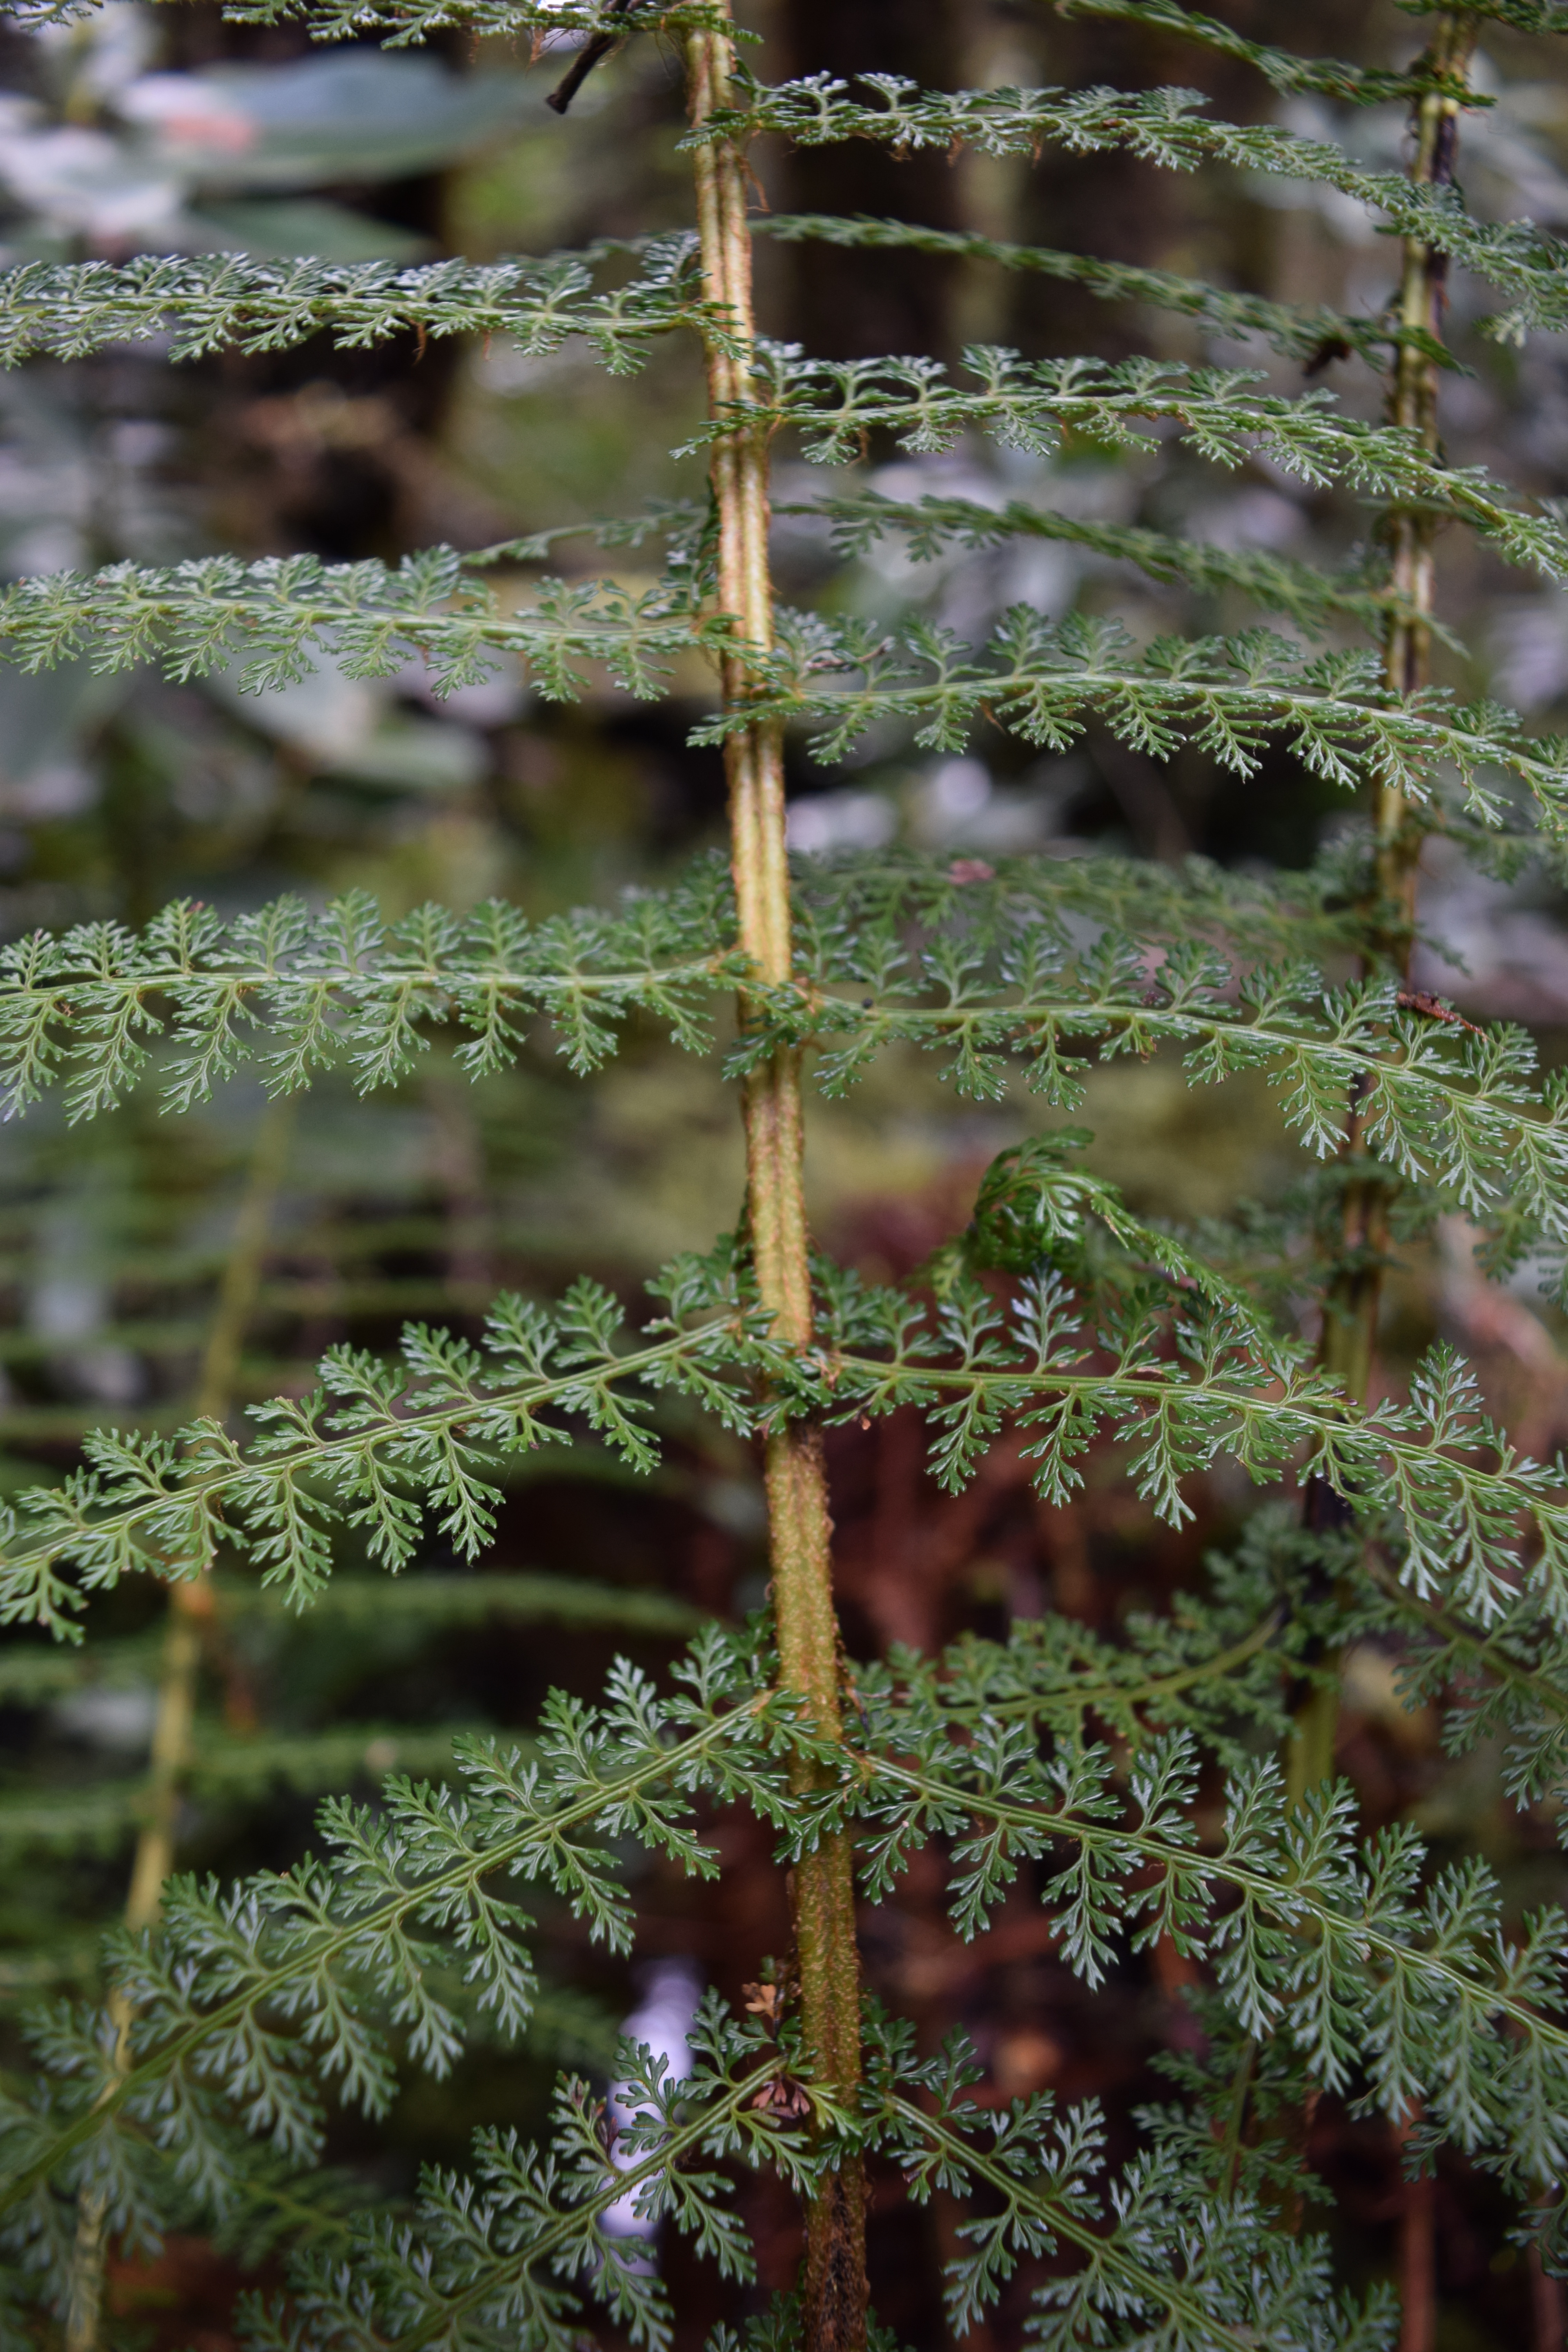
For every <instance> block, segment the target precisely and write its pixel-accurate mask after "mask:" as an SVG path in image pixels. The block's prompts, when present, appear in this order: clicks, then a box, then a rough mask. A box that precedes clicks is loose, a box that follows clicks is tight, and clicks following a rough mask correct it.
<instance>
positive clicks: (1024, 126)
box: [687, 73, 1568, 337]
mask: <svg viewBox="0 0 1568 2352" xmlns="http://www.w3.org/2000/svg"><path fill="white" fill-rule="evenodd" d="M859 86H860V87H861V88H862V89H865V90H867V91H868V93H870V96H869V99H868V100H860V99H855V98H851V97H850V96H849V95H848V84H847V83H846V82H844V81H841V80H838V79H836V78H835V77H834V76H832V75H831V74H813V75H807V76H805V78H803V79H800V80H797V81H787V82H779V83H775V84H773V85H771V86H769V85H765V84H762V83H755V82H753V83H751V84H750V85H749V86H748V87H746V89H745V90H744V93H743V102H742V103H740V104H737V105H736V106H734V107H731V108H728V109H724V110H720V111H716V112H714V113H713V114H711V115H710V117H709V118H708V120H707V121H706V122H705V123H704V125H703V126H702V128H701V130H700V131H689V132H688V133H687V142H688V143H694V142H698V141H700V140H715V139H726V138H737V139H740V140H742V141H744V140H747V139H750V138H755V137H758V136H761V135H762V134H763V133H772V134H773V135H774V136H777V137H780V138H784V139H788V140H790V141H792V142H794V143H795V144H796V145H798V146H805V147H819V146H827V145H832V144H835V143H836V142H839V141H841V140H847V139H868V140H872V141H875V142H877V143H878V144H879V145H881V146H887V147H891V148H894V149H896V150H898V151H900V152H914V151H917V150H919V149H921V148H926V147H933V148H940V149H942V150H944V151H951V150H952V149H953V148H956V147H973V148H976V149H978V150H979V152H981V153H983V154H988V155H1016V154H1027V155H1034V154H1037V152H1038V151H1039V149H1040V148H1041V146H1042V145H1043V144H1044V143H1045V142H1046V141H1047V140H1050V141H1053V142H1057V143H1058V144H1060V145H1061V146H1063V147H1065V148H1066V149H1067V151H1068V153H1069V154H1080V155H1081V154H1098V153H1104V152H1107V151H1108V150H1112V149H1117V148H1121V149H1125V150H1126V151H1127V152H1128V153H1130V154H1132V155H1136V156H1138V157H1139V158H1140V160H1141V161H1142V162H1144V163H1153V164H1156V165H1158V166H1160V167H1161V168H1163V169H1164V170H1166V171H1182V172H1184V171H1193V170H1195V169H1196V167H1197V166H1198V165H1199V164H1200V163H1228V164H1230V165H1232V166H1233V167H1234V168H1236V169H1237V170H1238V171H1243V172H1259V173H1267V174H1268V176H1269V177H1270V178H1273V179H1285V180H1298V181H1300V182H1302V183H1306V184H1318V185H1320V186H1323V187H1330V188H1334V189H1336V190H1337V191H1338V192H1339V194H1341V195H1345V196H1349V197H1350V198H1352V201H1353V202H1354V203H1356V204H1360V205H1364V206H1365V207H1366V208H1367V209H1368V211H1370V212H1374V213H1381V214H1382V215H1383V216H1384V219H1385V220H1386V221H1387V223H1388V225H1389V226H1390V227H1391V228H1393V229H1394V230H1395V231H1397V232H1398V234H1399V235H1400V236H1413V237H1418V238H1420V239H1421V240H1422V242H1423V243H1426V244H1430V245H1433V246H1436V247H1437V248H1438V249H1439V250H1440V251H1442V252H1445V253H1447V254H1450V255H1451V256H1452V257H1453V258H1454V260H1455V261H1457V262H1459V263H1462V265H1463V266H1464V268H1467V269H1469V270H1473V271H1474V272H1475V274H1476V276H1477V277H1479V278H1485V279H1486V280H1487V281H1488V283H1489V284H1490V285H1493V286H1495V287H1497V288H1498V289H1499V290H1500V291H1501V292H1503V293H1505V294H1506V295H1507V296H1508V298H1509V299H1510V304H1511V306H1512V307H1511V309H1510V311H1509V312H1508V314H1507V316H1506V317H1505V318H1503V319H1500V320H1494V321H1493V322H1492V324H1491V328H1490V331H1492V332H1493V333H1496V334H1499V335H1501V336H1503V337H1510V336H1512V335H1513V334H1514V333H1515V332H1516V331H1518V329H1519V328H1520V327H1521V326H1530V327H1534V328H1541V329H1551V328H1552V327H1553V326H1560V325H1562V324H1563V322H1564V321H1565V320H1568V282H1565V273H1564V255H1565V251H1568V248H1564V247H1563V243H1562V240H1561V239H1559V238H1556V237H1552V236H1547V235H1545V233H1544V232H1543V231H1542V230H1541V229H1538V228H1537V227H1536V226H1535V225H1534V223H1533V222H1531V221H1511V222H1502V223H1490V222H1485V221H1480V220H1478V219H1477V218H1476V217H1475V215H1473V214H1472V213H1470V212H1469V211H1468V209H1467V207H1466V205H1465V204H1464V202H1463V200H1462V198H1461V197H1460V196H1459V195H1458V194H1457V192H1456V191H1455V190H1454V189H1453V188H1451V187H1438V186H1436V185H1431V184H1418V183H1416V182H1415V181H1412V180H1408V179H1406V178H1405V176H1404V175H1403V173H1397V172H1369V171H1367V170H1366V169H1365V168H1364V167H1363V166H1362V165H1361V164H1358V163H1355V162H1353V161H1352V158H1351V157H1350V156H1349V155H1347V154H1346V153H1345V152H1344V151H1343V149H1342V148H1339V147H1333V146H1330V145H1329V144H1328V143H1327V142H1325V141H1323V140H1317V139H1305V138H1301V137H1300V136H1298V135H1297V133H1295V132H1294V131H1282V130H1279V129H1278V128H1276V127H1275V126H1274V125H1272V124H1268V123H1235V122H1215V121H1208V120H1207V119H1206V118H1205V116H1204V115H1202V114H1201V113H1200V112H1199V111H1198V110H1199V109H1200V108H1202V107H1203V106H1204V105H1205V103H1206V101H1205V99H1204V97H1203V95H1202V93H1201V92H1199V91H1197V90H1192V89H1169V88H1163V89H1154V90H1142V91H1134V92H1122V91H1119V90H1110V89H1089V90H1065V89H966V90H957V91H952V92H949V91H944V90H922V89H920V88H919V87H918V86H917V85H916V84H915V83H914V82H912V81H910V79H908V77H907V76H904V75H901V74H885V73H884V74H865V75H862V76H861V77H860V78H859Z"/></svg>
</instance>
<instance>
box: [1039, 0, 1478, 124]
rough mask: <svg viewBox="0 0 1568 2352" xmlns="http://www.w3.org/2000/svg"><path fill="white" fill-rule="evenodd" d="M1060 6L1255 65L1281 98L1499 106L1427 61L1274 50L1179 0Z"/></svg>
mask: <svg viewBox="0 0 1568 2352" xmlns="http://www.w3.org/2000/svg"><path fill="white" fill-rule="evenodd" d="M1055 6H1056V13H1057V15H1058V16H1068V17H1072V16H1101V17H1110V19H1111V20H1112V22H1114V23H1116V24H1121V25H1143V26H1147V27H1148V28H1149V30H1150V31H1151V32H1153V33H1173V34H1175V35H1176V37H1177V38H1178V39H1180V40H1184V41H1191V42H1192V43H1193V44H1194V47H1197V48H1203V49H1209V50H1211V51H1213V52H1214V53H1215V55H1216V56H1218V57H1222V58H1233V59H1235V60H1236V61H1237V63H1238V64H1242V65H1249V66H1252V67H1254V68H1256V69H1257V71H1258V73H1260V74H1261V75H1262V76H1263V79H1264V80H1265V81H1266V82H1267V83H1268V87H1269V88H1270V89H1273V90H1277V91H1278V92H1279V96H1280V97H1281V98H1293V97H1296V96H1298V95H1299V94H1300V93H1301V92H1303V91H1306V90H1310V91H1312V92H1314V93H1315V94H1316V95H1317V96H1318V97H1321V98H1331V99H1334V100H1338V102H1339V103H1340V104H1341V105H1342V106H1388V105H1395V106H1408V105H1409V103H1410V101H1411V100H1412V99H1415V98H1419V97H1421V96H1422V95H1423V94H1424V92H1426V91H1427V90H1436V91H1439V92H1441V93H1442V94H1443V95H1445V96H1447V97H1453V98H1457V99H1458V100H1460V101H1461V103H1462V104H1463V105H1464V106H1465V107H1466V108H1467V109H1470V108H1474V109H1476V110H1480V109H1482V108H1484V107H1489V106H1493V105H1495V104H1496V102H1497V101H1496V100H1495V99H1492V98H1490V97H1489V96H1487V95H1486V93H1485V92H1483V91H1479V90H1477V89H1472V88H1471V86H1470V84H1469V83H1468V82H1467V81H1461V80H1458V79H1456V78H1455V77H1454V76H1452V75H1448V74H1444V73H1442V72H1440V71H1437V70H1436V69H1435V68H1433V67H1432V66H1431V64H1430V63H1429V62H1428V61H1427V60H1426V59H1424V58H1417V59H1416V60H1415V62H1414V63H1413V64H1412V65H1411V66H1410V68H1409V69H1408V70H1407V71H1406V72H1405V73H1391V72H1387V71H1382V70H1380V69H1379V68H1376V67H1372V68H1368V67H1365V66H1353V65H1351V64H1349V63H1347V61H1346V60H1345V59H1344V58H1303V57H1298V56H1297V55H1296V54H1295V52H1294V51H1293V50H1290V49H1279V48H1275V47H1271V46H1270V44H1269V43H1268V42H1267V41H1249V40H1248V39H1247V37H1246V36H1245V35H1244V34H1241V33H1237V32H1236V31H1234V30H1233V29H1232V27H1231V26H1229V25H1222V24H1221V23H1220V22H1219V20H1218V18H1217V17H1215V16H1202V15H1200V14H1199V13H1198V11H1197V10H1196V9H1194V8H1184V7H1183V6H1182V5H1180V0H1055ZM1468 13H1479V12H1468Z"/></svg>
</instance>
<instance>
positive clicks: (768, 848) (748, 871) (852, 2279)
mask: <svg viewBox="0 0 1568 2352" xmlns="http://www.w3.org/2000/svg"><path fill="white" fill-rule="evenodd" d="M687 54H688V69H689V99H690V107H691V115H692V120H693V121H694V122H696V123H699V124H700V123H702V122H703V121H706V120H707V118H708V116H709V115H710V113H711V111H712V110H714V108H716V107H720V106H722V105H724V104H725V103H727V101H728V99H729V95H730V77H731V63H732V52H731V44H730V42H729V41H728V39H726V38H725V37H722V36H721V35H719V34H714V33H696V34H693V35H692V36H691V37H690V38H689V43H688V52H687ZM695 178H696V193H697V222H698V230H699V234H700V238H701V254H702V269H703V278H704V287H703V291H704V295H705V297H706V299H708V300H709V301H710V302H714V303H717V304H721V305H722V308H723V311H724V313H725V314H726V316H727V323H728V328H729V333H730V336H731V338H732V339H733V341H732V342H731V347H730V349H729V350H728V351H725V350H721V348H720V347H719V345H718V344H717V342H715V341H711V340H710V341H709V343H708V346H707V354H708V394H709V404H710V412H711V413H712V415H714V416H715V417H716V418H720V419H721V418H722V417H723V416H724V415H725V414H726V412H727V411H729V410H730V409H731V406H732V404H737V403H740V402H742V401H744V400H745V399H747V398H748V397H749V395H750V393H751V383H750V361H749V358H748V357H747V356H746V354H747V352H748V349H749V346H750V345H751V342H752V338H753V335H754V331H755V329H754V319H753V312H752V233H751V227H750V225H749V223H748V221H747V217H746V187H747V167H746V159H745V155H744V152H742V149H741V148H740V147H738V146H737V145H735V144H734V143H732V142H730V141H728V140H720V141H717V142H712V143H704V144H703V145H701V146H700V147H698V149H697V150H696V160H695ZM710 478H711V483H712V491H713V504H714V510H715V517H716V522H717V530H718V592H719V603H720V605H721V609H722V610H723V611H724V612H725V613H727V614H731V615H733V617H734V619H735V621H736V623H737V625H738V629H739V635H740V639H741V644H740V645H739V646H738V647H737V650H736V651H735V652H734V653H733V654H731V655H729V656H726V658H725V660H724V663H723V673H722V674H723V692H724V701H725V705H726V708H727V709H743V708H744V707H745V706H746V704H747V703H748V702H749V701H751V700H752V699H753V698H754V697H755V695H756V693H757V691H758V689H759V687H760V685H761V683H762V681H761V679H760V677H759V675H758V670H757V660H758V657H759V656H765V655H766V653H767V652H768V650H769V648H770V647H771V646H772V643H773V582H772V577H771V573H770V571H769V563H768V514H769V509H768V447H767V439H766V435H765V431H764V430H763V428H761V427H759V426H757V425H741V426H738V427H737V429H735V430H733V431H731V432H728V433H723V434H721V435H720V436H718V438H717V439H716V440H715V442H714V445H713V455H712V462H711V476H710ZM724 761H725V770H726V774H727V777H728V781H729V795H730V832H731V865H732V869H733V873H734V881H735V898H736V907H737V916H738V926H737V928H738V932H739V945H740V947H741V949H742V952H743V953H744V954H745V955H746V956H747V957H748V958H749V959H750V961H751V965H752V970H753V971H754V972H755V973H756V975H757V977H758V978H759V979H760V980H762V981H763V982H767V983H770V984H773V985H777V984H779V983H781V982H787V981H788V979H789V977H790V966H791V925H790V891H789V864H788V858H787V856H786V852H785V845H784V745H783V739H782V734H781V730H780V726H779V723H778V721H777V720H776V719H755V720H753V721H752V724H751V725H750V726H748V727H745V728H742V729H739V730H736V731H734V732H733V733H731V735H729V736H728V737H727V738H726V740H725V745H724ZM749 1018H750V1008H749V1007H748V1005H747V1003H746V1002H745V1000H744V998H742V1004H741V1019H742V1024H744V1023H745V1022H746V1021H747V1020H748V1019H749ZM744 1117H745V1129H746V1210H747V1223H748V1227H749V1232H750V1237H751V1246H752V1262H753V1265H754V1267H755V1272H756V1280H757V1288H758V1292H759V1295H760V1297H761V1300H762V1303H763V1306H764V1307H767V1308H768V1309H770V1310H771V1312H772V1315H773V1334H774V1336H775V1338H777V1339H782V1340H783V1341H784V1342H785V1343H786V1344H787V1345H789V1346H792V1347H796V1348H804V1347H805V1346H807V1345H808V1344H809V1342H810V1339H811V1335H812V1307H811V1274H810V1260H809V1255H808V1251H807V1240H806V1223H805V1186H804V1174H803V1167H802V1150H803V1129H802V1111H801V1076H800V1055H799V1053H798V1052H797V1051H793V1050H781V1051H779V1052H777V1053H775V1054H773V1055H772V1056H770V1058H769V1059H768V1060H767V1061H765V1062H763V1063H762V1064H761V1065H760V1066H758V1067H757V1068H755V1069H753V1070H752V1071H751V1072H750V1073H749V1074H748V1076H747V1077H746V1080H745V1099H744ZM766 1446H767V1451H766V1464H765V1477H766V1486H767V1501H768V1520H769V1560H770V1566H771V1569H772V1572H773V1613H774V1620H775V1624H776V1627H777V1633H778V1646H779V1673H780V1679H781V1682H782V1684H783V1685H784V1688H785V1689H786V1690H789V1691H792V1692H794V1693H795V1694H796V1695H797V1696H799V1698H800V1699H801V1700H802V1701H803V1703H804V1705H805V1709H806V1712H807V1714H808V1716H809V1717H810V1720H811V1724H812V1728H813V1730H814V1732H815V1733H816V1735H817V1736H818V1738H821V1737H826V1738H829V1739H832V1738H837V1737H838V1735H839V1731H840V1712H839V1645H838V1626H837V1618H836V1616H835V1614H834V1608H833V1561H832V1533H833V1528H832V1521H831V1519H830V1518H829V1517H828V1510H827V1484H826V1475H825V1473H824V1467H823V1456H822V1437H821V1432H820V1430H818V1429H817V1428H816V1427H814V1426H813V1425H812V1424H811V1423H807V1422H805V1421H801V1420H794V1421H790V1422H787V1423H780V1424H779V1425H778V1426H777V1427H776V1428H774V1430H773V1432H772V1433H771V1434H770V1435H769V1437H768V1439H767V1441H766ZM801 1770H802V1775H803V1779H805V1777H806V1776H807V1775H808V1773H809V1770H810V1768H809V1767H807V1766H805V1764H804V1763H803V1764H802V1767H801ZM791 1885H792V1905H793V1910H794V1916H795V1949H796V1959H797V1965H798V1968H799V1971H800V1989H801V2007H802V2021H803V2023H804V2026H805V2046H806V2049H807V2051H808V2053H809V2054H810V2056H811V2059H812V2061H813V2063H814V2064H815V2066H816V2070H817V2072H818V2073H819V2074H821V2075H822V2076H823V2078H824V2079H826V2081H828V2082H830V2083H832V2084H834V2085H835V2086H836V2087H837V2088H838V2089H840V2090H842V2091H847V2092H852V2091H853V2090H854V2089H855V2087H856V2085H857V2084H858V2081H859V2076H860V1986H859V1961H858V1954H857V1950H856V1945H855V1889H854V1878H853V1871H852V1858H851V1853H850V1847H849V1842H848V1840H847V1837H842V1836H841V1837H837V1838H833V1839H829V1840H827V1841H826V1842H825V1843H823V1844H822V1845H821V1846H820V1847H819V1848H818V1850H817V1851H816V1853H810V1854H806V1855H804V1856H803V1857H802V1858H801V1860H800V1862H799V1863H798V1864H796V1866H795V1871H794V1873H793V1874H792V1880H791ZM865 2237H866V2223H865V2182H864V2176H863V2174H862V2171H861V2169H860V2168H859V2166H858V2164H854V2165H846V2166H844V2167H843V2168H841V2169H840V2170H838V2171H837V2172H836V2173H832V2174H829V2175H828V2176H827V2179H826V2183H825V2185H824V2188H823V2190H822V2192H821V2194H820V2195H818V2196H817V2197H816V2199H815V2200H813V2202H812V2206H811V2209H810V2212H809V2215H808V2219H807V2228H806V2262H805V2336H804V2341H805V2346H806V2347H808V2352H858V2347H860V2346H861V2345H863V2343H864V2341H865V2335H866V2304H867V2286H866V2251H865Z"/></svg>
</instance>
